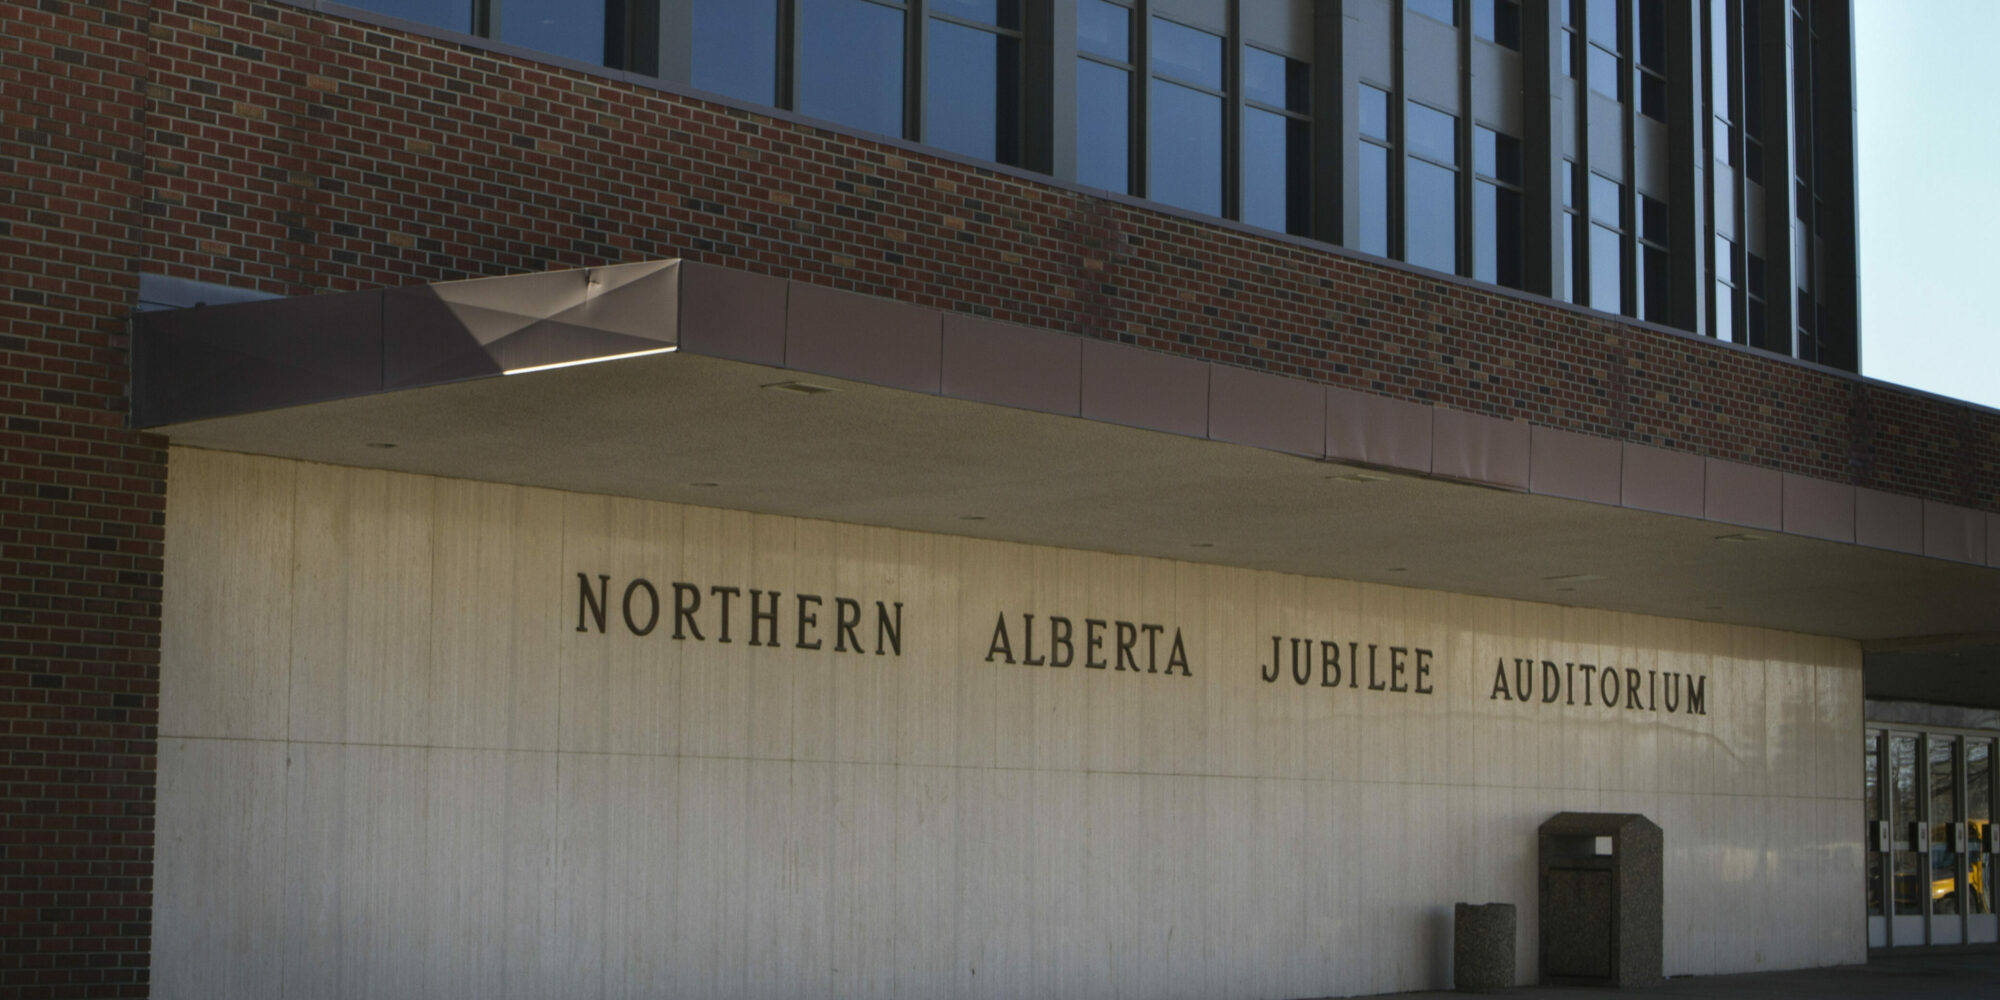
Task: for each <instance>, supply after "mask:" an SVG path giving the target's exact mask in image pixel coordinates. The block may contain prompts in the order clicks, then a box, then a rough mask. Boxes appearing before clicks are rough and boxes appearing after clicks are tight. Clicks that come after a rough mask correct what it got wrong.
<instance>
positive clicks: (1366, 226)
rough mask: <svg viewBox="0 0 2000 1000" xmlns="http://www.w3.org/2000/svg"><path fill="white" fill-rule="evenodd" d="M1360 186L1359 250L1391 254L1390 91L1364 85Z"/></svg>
mask: <svg viewBox="0 0 2000 1000" xmlns="http://www.w3.org/2000/svg"><path fill="white" fill-rule="evenodd" d="M1359 104H1360V108H1359V112H1358V114H1359V118H1360V129H1359V131H1360V134H1361V146H1360V155H1359V158H1358V159H1359V168H1358V170H1357V173H1358V174H1359V178H1358V186H1359V188H1360V192H1359V194H1360V202H1359V208H1360V211H1359V212H1358V213H1357V214H1358V215H1359V216H1360V225H1359V227H1358V229H1359V234H1358V242H1356V244H1355V249H1357V250H1362V251H1365V252H1367V253H1372V254H1375V255H1377V256H1380V257H1387V256H1389V142H1390V139H1389V92H1388V91H1386V90H1382V89H1380V88H1378V87H1371V86H1369V85H1368V84H1365V83H1364V84H1362V85H1361V95H1360V101H1359Z"/></svg>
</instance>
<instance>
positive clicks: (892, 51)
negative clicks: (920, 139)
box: [798, 0, 904, 136]
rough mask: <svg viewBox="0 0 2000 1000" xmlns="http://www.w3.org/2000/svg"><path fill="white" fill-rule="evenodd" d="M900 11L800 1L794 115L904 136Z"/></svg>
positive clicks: (847, 1)
mask: <svg viewBox="0 0 2000 1000" xmlns="http://www.w3.org/2000/svg"><path fill="white" fill-rule="evenodd" d="M903 36H904V32H903V9H902V8H901V7H891V6H887V5H885V4H879V3H874V2H872V0H805V2H804V4H803V6H802V8H801V11H800V23H799V47H800V54H799V108H798V109H799V110H800V111H801V112H803V113H805V114H808V115H812V116H813V117H815V118H825V119H827V120H828V121H834V122H839V123H841V124H843V125H850V126H853V127H854V128H858V129H865V130H867V131H870V132H880V133H882V134H883V135H894V136H900V135H902V134H903Z"/></svg>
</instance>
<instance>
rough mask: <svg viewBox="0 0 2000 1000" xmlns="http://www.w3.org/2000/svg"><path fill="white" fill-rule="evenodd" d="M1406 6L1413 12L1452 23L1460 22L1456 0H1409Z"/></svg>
mask: <svg viewBox="0 0 2000 1000" xmlns="http://www.w3.org/2000/svg"><path fill="white" fill-rule="evenodd" d="M1405 6H1406V7H1407V8H1408V9H1409V11H1410V13H1412V14H1422V15H1423V16H1425V17H1428V18H1432V19H1434V20H1438V21H1443V22H1444V23H1446V24H1450V25H1456V24H1457V23H1458V4H1457V3H1456V2H1454V0H1407V3H1406V4H1405Z"/></svg>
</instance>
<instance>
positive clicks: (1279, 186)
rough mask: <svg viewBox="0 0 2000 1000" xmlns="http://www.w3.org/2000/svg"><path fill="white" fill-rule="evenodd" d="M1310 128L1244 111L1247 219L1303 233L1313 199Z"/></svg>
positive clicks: (1256, 111) (1263, 113)
mask: <svg viewBox="0 0 2000 1000" xmlns="http://www.w3.org/2000/svg"><path fill="white" fill-rule="evenodd" d="M1311 165H1312V133H1311V126H1310V125H1308V124H1307V123H1306V122H1303V121H1300V120H1299V119H1296V118H1288V117H1286V116H1284V115H1279V114H1273V113H1271V112H1269V111H1265V110H1262V109H1260V108H1245V109H1243V221H1244V222H1247V223H1249V224H1251V225H1253V226H1263V227H1264V228H1266V229H1279V230H1283V231H1285V232H1288V233H1301V234H1302V233H1305V232H1306V231H1307V230H1308V228H1309V227H1310V223H1311V220H1310V218H1309V217H1308V213H1307V209H1308V206H1310V205H1311V203H1312V176H1311V175H1312V170H1311Z"/></svg>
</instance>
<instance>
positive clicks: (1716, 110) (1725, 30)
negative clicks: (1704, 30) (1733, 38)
mask: <svg viewBox="0 0 2000 1000" xmlns="http://www.w3.org/2000/svg"><path fill="white" fill-rule="evenodd" d="M1708 19H1709V20H1708V30H1709V51H1710V52H1713V53H1715V58H1713V59H1711V60H1710V61H1709V66H1710V67H1711V68H1712V69H1713V72H1711V73H1710V74H1709V105H1710V110H1711V111H1712V113H1713V114H1714V115H1715V117H1717V118H1720V119H1723V120H1725V121H1727V120H1731V119H1733V118H1734V117H1735V114H1734V112H1732V111H1731V109H1730V101H1729V69H1730V66H1731V64H1732V63H1733V62H1734V60H1735V56H1736V51H1735V48H1734V47H1733V46H1731V45H1730V34H1731V33H1730V30H1729V25H1730V20H1729V0H1713V2H1712V3H1711V4H1710V5H1709V11H1708Z"/></svg>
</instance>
